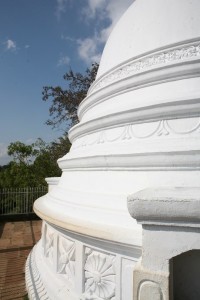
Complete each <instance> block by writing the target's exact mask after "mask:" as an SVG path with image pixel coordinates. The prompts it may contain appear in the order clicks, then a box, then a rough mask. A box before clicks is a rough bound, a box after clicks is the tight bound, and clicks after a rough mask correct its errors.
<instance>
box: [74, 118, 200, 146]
mask: <svg viewBox="0 0 200 300" xmlns="http://www.w3.org/2000/svg"><path fill="white" fill-rule="evenodd" d="M191 122H192V124H191ZM180 123H182V124H183V125H184V126H181V127H182V128H185V126H187V129H182V130H180ZM187 123H188V125H187ZM118 129H119V130H118V133H117V134H116V133H115V131H114V130H115V129H109V128H108V129H107V130H106V129H105V130H100V131H98V132H96V133H93V134H88V135H85V136H83V137H80V138H79V139H77V140H75V141H74V142H73V145H72V151H74V150H78V149H81V150H82V149H84V148H86V147H91V146H95V145H102V144H108V143H109V144H110V143H114V142H123V141H125V140H133V139H148V138H152V137H160V136H171V135H173V136H183V135H185V136H187V135H188V136H190V137H191V136H192V135H199V134H200V118H188V119H185V118H183V119H173V120H160V121H156V122H152V123H142V124H128V125H125V126H123V127H120V128H118Z"/></svg>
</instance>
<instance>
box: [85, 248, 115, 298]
mask: <svg viewBox="0 0 200 300" xmlns="http://www.w3.org/2000/svg"><path fill="white" fill-rule="evenodd" d="M84 271H85V293H84V295H83V296H82V298H81V299H84V300H92V299H94V300H104V299H105V300H115V289H116V273H115V256H113V255H110V254H105V253H101V252H97V251H94V250H92V249H90V248H86V262H85V268H84Z"/></svg>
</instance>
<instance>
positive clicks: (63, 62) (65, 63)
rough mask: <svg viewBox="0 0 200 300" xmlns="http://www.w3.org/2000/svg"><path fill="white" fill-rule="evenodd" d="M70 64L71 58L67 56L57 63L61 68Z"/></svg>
mask: <svg viewBox="0 0 200 300" xmlns="http://www.w3.org/2000/svg"><path fill="white" fill-rule="evenodd" d="M69 62H70V58H69V57H68V56H67V55H66V56H61V57H60V59H59V61H58V63H57V66H58V67H60V66H64V65H69Z"/></svg>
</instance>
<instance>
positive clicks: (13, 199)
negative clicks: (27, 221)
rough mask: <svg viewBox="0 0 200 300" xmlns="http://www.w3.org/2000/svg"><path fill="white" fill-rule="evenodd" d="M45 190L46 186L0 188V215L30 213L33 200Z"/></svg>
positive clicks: (44, 192)
mask: <svg viewBox="0 0 200 300" xmlns="http://www.w3.org/2000/svg"><path fill="white" fill-rule="evenodd" d="M47 190H48V187H46V186H41V187H33V188H31V187H26V188H4V189H0V215H11V214H29V213H32V212H33V203H34V201H35V200H36V199H37V198H39V197H41V196H43V195H44V194H46V193H47Z"/></svg>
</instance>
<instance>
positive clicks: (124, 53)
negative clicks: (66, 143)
mask: <svg viewBox="0 0 200 300" xmlns="http://www.w3.org/2000/svg"><path fill="white" fill-rule="evenodd" d="M199 11H200V1H199V0H190V1H188V0H177V1H174V0H151V1H150V0H149V1H146V0H136V1H134V2H133V5H132V6H131V7H130V8H129V9H128V10H127V12H126V13H125V14H124V16H123V17H122V19H121V20H120V21H119V23H118V24H117V25H116V28H115V29H114V30H113V32H112V33H111V36H110V38H109V40H108V42H107V45H106V47H105V50H104V53H103V56H102V60H101V63H100V68H99V72H98V76H97V79H96V80H95V82H94V84H93V85H92V86H91V88H90V90H89V91H88V95H87V97H86V98H85V99H84V100H83V102H82V103H81V105H80V107H79V111H78V114H79V119H80V123H79V124H78V125H76V126H74V127H73V128H72V129H71V130H70V132H69V138H70V140H71V142H72V147H71V150H70V152H69V153H67V155H65V156H64V157H63V158H60V159H59V160H58V164H59V166H60V168H61V169H62V176H61V178H60V179H59V182H58V180H57V179H53V180H51V179H48V182H49V183H50V191H49V193H48V194H47V195H45V196H44V197H42V198H40V199H38V200H37V201H36V202H35V204H34V210H35V212H36V213H37V214H38V216H40V217H41V218H42V219H43V220H44V224H45V225H44V228H43V238H42V242H40V243H39V244H38V245H37V246H36V247H35V250H34V252H33V254H32V255H31V256H30V258H29V260H28V263H27V278H28V279H27V281H30V284H29V285H28V284H27V286H28V290H29V294H31V293H32V291H33V296H31V297H32V298H31V299H38V298H37V294H38V291H39V289H40V288H39V286H40V285H41V286H42V287H43V288H42V289H43V291H44V295H49V296H47V298H46V299H48V297H49V299H50V298H51V297H52V299H54V300H62V299H65V298H66V299H69V300H74V299H79V300H80V299H82V300H83V299H85V300H94V299H95V300H132V299H134V300H138V299H140V300H150V298H147V299H146V297H147V296H146V295H147V294H149V293H150V294H152V295H153V296H151V298H152V297H153V299H154V300H157V299H162V300H163V299H164V300H167V299H168V298H169V277H170V276H169V274H170V270H169V265H170V264H169V260H170V259H171V258H172V257H173V256H175V255H179V254H181V253H182V252H184V251H188V250H191V249H193V248H196V247H197V248H198V247H199V246H200V245H199V240H200V239H199V238H198V237H199V228H198V224H197V223H198V221H199V216H198V212H197V210H198V208H199V202H198V201H199V200H198V197H197V194H198V192H197V194H196V192H195V190H196V189H198V188H200V181H199V178H200V139H199V134H200V117H199V116H200V101H199V99H200V79H199V75H200V71H199V70H200V69H199V66H200V14H199ZM57 183H58V184H57ZM51 187H53V188H51ZM156 187H158V188H159V190H155V189H156ZM172 187H179V188H183V187H184V188H187V191H189V192H188V194H187V195H188V197H186V199H185V201H183V199H182V195H183V194H182V193H180V194H179V192H178V193H177V192H176V191H174V190H173V189H172ZM194 187H195V189H194ZM147 188H153V189H154V192H155V194H156V195H157V193H158V194H159V193H160V194H159V199H161V200H162V203H161V202H159V201H157V200H156V198H155V195H153V194H152V193H150V190H148V191H147V196H148V197H147V198H148V199H146V198H144V199H143V198H141V195H140V201H139V206H137V212H136V211H135V209H134V205H135V204H134V205H133V206H132V204H131V203H129V204H130V205H129V210H130V212H131V214H132V216H133V217H136V218H137V219H138V220H139V221H140V222H141V223H142V224H143V240H142V227H141V225H140V224H138V223H137V221H136V220H135V219H133V218H132V217H131V216H130V214H129V212H128V208H127V198H128V196H130V195H131V194H133V193H137V192H138V191H141V190H144V189H147ZM161 190H162V191H164V196H165V197H168V196H169V194H170V193H171V194H170V195H171V198H172V200H170V201H168V200H166V199H167V198H165V199H164V198H162V196H163V194H162V193H161ZM191 191H192V193H191ZM143 195H144V194H143ZM166 195H167V196H166ZM191 195H192V197H190V196H191ZM145 197H146V196H145ZM179 198H180V199H179ZM130 199H131V198H130ZM163 199H164V200H163ZM192 199H193V200H194V199H196V200H194V201H193V200H192ZM188 201H189V206H188ZM136 203H137V202H136ZM152 203H155V204H156V205H155V207H154V206H153V207H152ZM190 208H191V214H190V216H188V215H187V210H188V209H190ZM192 212H193V213H192ZM164 220H165V223H163V222H164ZM145 222H146V223H145ZM152 222H154V223H155V224H156V226H158V228H157V230H152V229H153V228H155V224H154V223H153V225H152ZM169 224H170V225H169ZM145 226H150V227H149V228H147V227H145ZM151 226H152V227H151ZM183 227H184V230H183V229H182V228H183ZM189 227H190V228H189ZM172 229H173V230H172ZM80 237H81V238H80ZM163 237H165V240H164V241H163ZM177 243H178V244H179V246H180V247H177ZM159 247H160V248H159ZM141 248H143V257H142V261H141V263H138V264H137V268H136V269H135V273H134V268H135V262H136V261H137V260H138V258H139V256H140V255H141ZM155 257H156V260H155ZM94 261H97V262H98V263H97V267H96V268H97V269H95V268H94ZM101 264H103V265H105V266H107V267H106V268H107V270H109V271H108V272H110V273H109V276H111V277H110V281H111V283H110V286H109V287H108V288H105V285H104V286H103V283H102V282H103V281H102V282H101V280H105V278H104V277H105V274H104V273H103V275H102V274H100V273H101V272H99V265H101ZM94 269H95V270H94ZM33 270H35V271H33ZM33 272H35V273H34V274H35V275H34V276H35V277H34V276H32V275H33V274H32V273H33ZM63 272H64V273H63ZM31 274H32V275H31ZM73 274H76V275H75V276H74V275H73ZM84 274H85V275H84ZM145 274H146V275H145ZM54 279H55V280H54ZM132 279H133V285H132V284H131V282H132ZM146 279H147V281H148V282H147V283H145V284H144V286H140V282H141V281H142V280H146ZM36 281H37V282H39V285H38V287H36V288H35V285H34V282H36ZM149 281H150V282H149ZM151 281H153V282H155V283H156V284H152V283H151ZM50 282H54V286H52V285H51V284H50ZM135 283H136V286H135V285H134V284H135ZM100 286H101V287H100ZM75 287H76V288H75ZM138 288H141V293H140V294H139V295H138ZM34 295H36V296H34ZM163 295H165V298H163V297H164V296H163ZM40 296H41V295H40ZM34 297H35V298H34ZM44 297H46V296H44ZM138 297H140V298H138ZM159 297H160V298H159ZM167 297H168V298H167ZM41 299H42V298H41ZM44 299H45V298H44ZM170 300H171V299H170Z"/></svg>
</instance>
